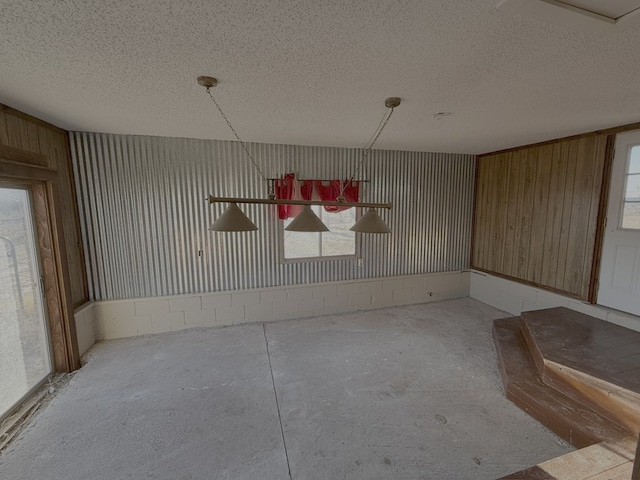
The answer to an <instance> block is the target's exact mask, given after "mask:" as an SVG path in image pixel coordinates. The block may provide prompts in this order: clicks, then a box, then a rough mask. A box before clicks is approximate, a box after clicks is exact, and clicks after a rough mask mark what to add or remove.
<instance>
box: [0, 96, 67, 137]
mask: <svg viewBox="0 0 640 480" xmlns="http://www.w3.org/2000/svg"><path fill="white" fill-rule="evenodd" d="M0 112H3V113H8V114H10V115H13V116H15V117H19V118H22V119H24V120H26V121H27V122H29V123H32V124H35V125H40V126H42V127H45V128H47V129H49V130H54V131H56V132H57V133H62V134H66V133H67V131H66V130H63V129H62V128H60V127H57V126H56V125H54V124H52V123H49V122H45V121H44V120H40V119H39V118H37V117H33V116H31V115H29V114H28V113H24V112H21V111H20V110H16V109H15V108H11V107H9V106H7V105H4V104H2V103H0Z"/></svg>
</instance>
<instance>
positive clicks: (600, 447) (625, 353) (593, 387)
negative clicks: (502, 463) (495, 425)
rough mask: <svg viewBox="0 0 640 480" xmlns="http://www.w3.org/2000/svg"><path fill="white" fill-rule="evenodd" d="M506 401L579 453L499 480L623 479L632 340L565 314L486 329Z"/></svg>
mask: <svg viewBox="0 0 640 480" xmlns="http://www.w3.org/2000/svg"><path fill="white" fill-rule="evenodd" d="M493 333H494V341H495V344H496V349H497V354H498V363H499V366H500V370H501V373H502V378H503V382H504V387H505V394H506V396H507V398H509V399H510V400H511V401H513V402H514V403H515V404H516V405H518V406H520V407H521V408H522V409H523V410H525V411H526V412H527V413H529V414H530V415H531V416H533V417H534V418H536V419H537V420H538V421H540V422H541V423H542V424H544V425H545V426H547V427H548V428H550V429H551V430H553V431H554V432H556V433H557V434H558V435H559V436H560V437H562V438H563V439H565V440H566V441H568V442H569V443H571V444H572V445H574V446H575V447H577V448H579V449H581V450H578V451H577V452H573V453H571V454H569V455H567V456H564V457H559V458H558V459H553V460H551V461H549V462H545V463H543V464H540V465H536V466H533V467H531V468H529V469H527V470H523V471H521V472H518V473H515V474H512V475H509V476H507V477H504V478H505V479H512V480H513V479H552V478H553V479H558V480H559V479H587V478H588V479H601V478H602V479H605V478H606V479H614V478H621V479H622V478H625V479H629V478H632V477H631V472H632V469H633V462H634V452H635V446H636V443H637V438H638V437H637V433H638V431H639V430H640V333H638V332H634V331H632V330H629V329H626V328H623V327H619V326H617V325H613V324H610V323H607V322H604V321H601V320H598V319H595V318H592V317H589V316H587V315H584V314H581V313H579V312H575V311H572V310H568V309H566V308H552V309H547V310H538V311H535V312H524V313H523V314H522V315H521V317H513V318H505V319H500V320H495V321H494V330H493Z"/></svg>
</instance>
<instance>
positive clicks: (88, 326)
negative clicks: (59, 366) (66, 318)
mask: <svg viewBox="0 0 640 480" xmlns="http://www.w3.org/2000/svg"><path fill="white" fill-rule="evenodd" d="M95 314H96V310H95V303H94V302H88V303H85V304H84V305H82V306H81V307H79V308H77V309H76V310H75V312H74V313H73V317H74V319H75V322H76V335H77V337H78V350H79V351H80V355H83V354H84V353H85V352H86V351H87V350H89V347H91V345H93V344H94V343H96V329H95V325H96V317H95Z"/></svg>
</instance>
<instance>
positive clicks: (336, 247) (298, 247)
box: [283, 206, 356, 260]
mask: <svg viewBox="0 0 640 480" xmlns="http://www.w3.org/2000/svg"><path fill="white" fill-rule="evenodd" d="M311 209H312V210H313V212H314V213H315V214H316V215H318V217H320V219H321V220H322V222H323V223H324V224H325V225H326V226H327V227H328V228H329V230H330V231H328V232H317V233H316V232H289V231H287V230H284V235H283V238H284V258H285V260H289V259H302V258H324V257H336V256H353V255H355V254H356V241H355V238H356V235H355V232H352V231H351V230H349V229H350V228H351V227H352V226H353V224H354V223H356V209H355V208H350V209H348V210H345V211H343V212H337V213H336V212H326V211H325V209H324V208H323V207H320V206H312V207H311ZM292 220H293V219H292V218H288V219H287V220H285V221H284V222H283V225H284V227H286V226H287V225H289V223H291V221H292Z"/></svg>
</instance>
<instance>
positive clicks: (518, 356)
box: [493, 317, 629, 448]
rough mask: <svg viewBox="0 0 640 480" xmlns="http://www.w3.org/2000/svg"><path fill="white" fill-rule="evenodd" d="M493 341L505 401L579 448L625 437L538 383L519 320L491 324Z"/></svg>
mask: <svg viewBox="0 0 640 480" xmlns="http://www.w3.org/2000/svg"><path fill="white" fill-rule="evenodd" d="M493 338H494V341H495V344H496V350H497V353H498V363H499V366H500V370H501V373H502V379H503V383H504V389H505V394H506V396H507V398H508V399H509V400H511V401H512V402H513V403H515V404H516V405H518V406H519V407H520V408H522V409H523V410H524V411H526V412H527V413H528V414H529V415H531V416H532V417H534V418H535V419H536V420H538V421H539V422H540V423H542V424H543V425H545V426H546V427H547V428H549V429H550V430H552V431H554V432H555V433H556V434H557V435H558V436H560V437H561V438H563V439H564V440H566V441H567V442H569V443H571V444H572V445H574V446H575V447H577V448H583V447H586V446H589V445H592V444H595V443H599V442H602V441H605V440H607V441H617V440H620V439H621V438H624V437H626V436H628V435H629V432H628V431H626V430H625V429H623V428H621V427H620V426H618V425H615V424H612V423H611V422H610V421H608V420H607V418H605V417H604V416H603V415H601V414H599V413H598V412H596V411H595V410H593V409H592V408H590V407H587V406H584V405H582V404H581V403H580V402H578V401H576V400H574V399H572V398H570V397H568V396H566V395H564V394H563V393H561V392H559V391H557V390H555V389H554V388H552V387H550V386H548V385H545V384H544V383H543V382H542V380H541V378H540V376H539V375H538V371H537V369H536V367H535V365H534V362H533V359H532V357H531V355H530V354H529V352H528V349H527V346H526V344H525V342H524V338H523V336H522V334H521V332H520V319H519V318H517V317H514V318H505V319H500V320H495V321H494V323H493Z"/></svg>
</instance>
